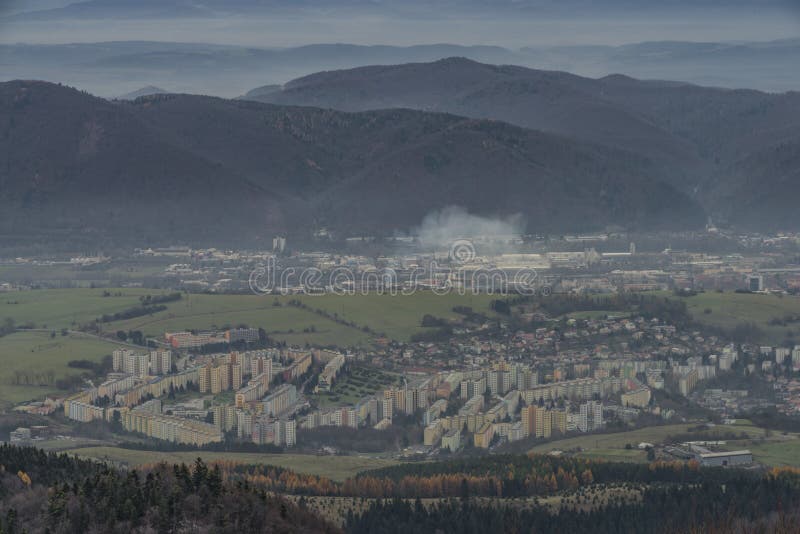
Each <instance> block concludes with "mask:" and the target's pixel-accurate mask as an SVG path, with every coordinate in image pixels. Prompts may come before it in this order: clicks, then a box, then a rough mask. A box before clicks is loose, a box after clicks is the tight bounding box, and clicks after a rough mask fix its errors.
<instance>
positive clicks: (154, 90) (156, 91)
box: [117, 85, 169, 100]
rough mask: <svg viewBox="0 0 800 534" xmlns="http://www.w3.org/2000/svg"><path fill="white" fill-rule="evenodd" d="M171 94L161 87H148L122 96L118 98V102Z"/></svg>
mask: <svg viewBox="0 0 800 534" xmlns="http://www.w3.org/2000/svg"><path fill="white" fill-rule="evenodd" d="M167 93H169V91H165V90H164V89H161V88H160V87H156V86H154V85H148V86H145V87H142V88H141V89H137V90H136V91H131V92H130V93H126V94H124V95H120V96H118V97H117V99H118V100H136V99H137V98H139V97H141V96H152V95H164V94H167Z"/></svg>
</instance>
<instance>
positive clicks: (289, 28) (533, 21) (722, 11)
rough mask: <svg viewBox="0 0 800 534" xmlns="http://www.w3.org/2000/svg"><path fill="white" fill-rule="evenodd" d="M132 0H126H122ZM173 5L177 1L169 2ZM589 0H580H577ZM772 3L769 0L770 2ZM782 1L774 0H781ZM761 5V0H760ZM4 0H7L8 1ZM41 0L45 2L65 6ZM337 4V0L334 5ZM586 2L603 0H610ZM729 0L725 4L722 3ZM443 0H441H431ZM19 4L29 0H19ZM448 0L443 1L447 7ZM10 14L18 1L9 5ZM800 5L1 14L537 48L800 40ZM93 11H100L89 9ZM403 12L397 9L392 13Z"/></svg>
mask: <svg viewBox="0 0 800 534" xmlns="http://www.w3.org/2000/svg"><path fill="white" fill-rule="evenodd" d="M118 1H119V2H121V3H123V4H124V3H125V0H118ZM164 1H165V2H169V1H170V0H164ZM576 1H579V0H576ZM762 1H764V0H762ZM771 1H772V0H767V2H768V3H771ZM753 2H758V0H753ZM2 3H3V0H0V5H2ZM64 3H65V2H64V1H59V0H40V1H39V5H45V6H46V5H57V4H64ZM332 3H334V4H335V2H332ZM584 3H586V4H592V5H599V4H603V2H602V1H597V0H596V1H595V2H591V0H587V1H586V2H584ZM716 3H717V4H724V2H722V1H720V2H716ZM431 4H433V3H431ZM17 5H19V4H17ZM439 5H441V4H439ZM5 6H6V7H5V13H6V14H7V13H9V12H10V11H11V10H12V8H11V6H10V4H9V2H8V1H6V2H5ZM798 12H799V11H798V9H792V8H782V9H778V8H774V9H757V10H756V9H749V10H746V9H745V8H738V7H737V8H735V9H727V8H724V7H716V8H714V9H704V10H699V9H693V8H684V7H681V8H677V7H675V8H669V9H666V8H664V9H662V10H661V11H660V12H658V13H656V12H654V11H653V10H652V9H644V8H640V9H637V8H635V7H634V8H628V9H625V10H618V9H617V10H613V11H604V10H602V9H595V10H594V11H592V12H591V14H590V13H589V12H587V11H586V10H584V9H577V8H576V9H573V10H571V11H569V12H568V13H566V14H565V13H561V14H553V13H550V14H545V13H540V12H538V11H533V10H531V11H525V12H523V13H516V14H515V15H513V16H511V15H509V14H508V13H504V12H502V11H499V12H486V11H484V12H481V13H478V12H476V11H474V10H470V11H468V10H459V9H437V10H429V11H424V12H423V14H420V13H419V12H414V13H405V14H403V15H397V14H396V12H395V11H391V12H387V11H382V10H375V9H369V10H364V9H360V8H350V9H348V10H346V11H345V10H341V9H332V10H331V9H329V10H325V11H321V10H302V11H301V10H285V9H284V10H280V11H277V10H276V11H275V13H274V14H270V13H269V12H268V13H267V15H266V16H237V15H236V14H232V15H223V16H218V17H217V18H199V17H186V18H171V19H169V20H164V19H161V20H159V19H144V20H142V19H136V18H130V17H128V18H125V17H119V18H112V19H105V20H88V19H89V18H91V17H90V16H86V15H85V14H82V15H81V18H80V19H78V20H75V19H71V20H64V19H61V20H60V19H59V16H57V15H56V16H50V17H47V18H48V19H49V20H25V19H22V20H20V19H15V18H8V17H6V18H5V20H2V19H0V42H2V43H16V42H25V43H69V42H97V41H110V40H158V41H184V42H210V43H220V44H239V45H248V46H260V47H284V46H296V45H302V44H309V43H331V42H346V43H355V44H378V43H380V44H395V45H410V44H419V43H441V42H448V43H457V44H495V45H500V46H505V47H521V46H527V45H571V44H623V43H631V42H640V41H652V40H688V41H736V40H748V41H761V40H774V39H784V38H798V37H800V17H799V16H798ZM89 13H90V14H91V10H90V11H89ZM390 13H394V14H390Z"/></svg>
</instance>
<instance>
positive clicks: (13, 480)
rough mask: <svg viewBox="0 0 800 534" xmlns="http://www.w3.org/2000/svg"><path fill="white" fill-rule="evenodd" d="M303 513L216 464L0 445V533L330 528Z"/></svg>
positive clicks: (280, 530)
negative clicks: (127, 460)
mask: <svg viewBox="0 0 800 534" xmlns="http://www.w3.org/2000/svg"><path fill="white" fill-rule="evenodd" d="M337 531H338V530H337V529H336V528H335V527H333V526H331V525H329V524H327V523H325V522H324V521H323V520H322V519H320V518H318V517H317V516H315V515H313V514H312V513H310V512H307V511H305V510H302V509H300V508H298V507H297V506H295V505H293V504H291V503H290V502H288V501H286V500H285V499H282V498H280V497H277V496H274V495H269V494H267V492H265V491H264V490H256V489H253V488H251V487H250V486H248V485H247V484H245V483H230V482H227V481H225V480H224V477H223V475H222V472H221V470H220V468H219V467H218V466H213V467H209V466H207V465H206V464H205V463H203V462H202V461H201V460H200V459H198V460H197V461H196V462H195V464H194V465H193V466H191V467H189V466H187V465H185V464H180V465H172V466H168V465H166V464H158V465H156V466H154V467H152V468H151V469H148V470H147V472H146V473H145V472H144V471H143V472H138V471H136V470H130V471H124V470H117V469H112V468H111V467H109V466H107V465H104V464H98V463H92V462H88V461H83V460H78V459H75V458H71V457H68V456H66V455H56V454H52V453H45V452H42V451H40V450H38V449H35V448H30V447H25V448H18V447H13V446H8V445H3V446H1V447H0V532H1V533H2V534H14V533H22V532H51V533H61V532H64V533H67V532H69V533H73V532H74V533H78V532H80V533H83V532H120V533H122V532H125V533H127V532H236V533H241V532H286V533H291V532H337Z"/></svg>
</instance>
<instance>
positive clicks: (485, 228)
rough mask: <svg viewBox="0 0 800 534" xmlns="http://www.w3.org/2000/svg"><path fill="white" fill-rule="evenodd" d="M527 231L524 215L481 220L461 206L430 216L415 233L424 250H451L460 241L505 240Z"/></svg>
mask: <svg viewBox="0 0 800 534" xmlns="http://www.w3.org/2000/svg"><path fill="white" fill-rule="evenodd" d="M524 231H525V223H524V220H523V218H522V216H521V215H519V214H518V215H512V216H509V217H506V218H489V217H481V216H479V215H473V214H471V213H468V212H467V210H465V209H464V208H461V207H457V206H448V207H446V208H443V209H441V210H439V211H435V212H433V213H429V214H428V215H426V216H425V218H424V219H423V220H422V223H421V224H420V226H419V227H418V228H417V229H416V230H415V231H414V232H413V233H414V234H416V236H417V238H418V239H419V243H420V244H421V245H422V246H424V247H433V248H442V247H448V246H449V245H450V244H452V243H453V242H454V241H456V240H459V239H470V240H478V239H482V238H488V239H493V238H503V237H511V236H520V235H522V234H523V233H524Z"/></svg>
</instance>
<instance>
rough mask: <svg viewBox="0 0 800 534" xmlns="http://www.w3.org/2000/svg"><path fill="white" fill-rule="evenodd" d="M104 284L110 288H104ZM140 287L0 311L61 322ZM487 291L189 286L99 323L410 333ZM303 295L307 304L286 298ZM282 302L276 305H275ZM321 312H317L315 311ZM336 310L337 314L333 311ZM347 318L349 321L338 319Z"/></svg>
mask: <svg viewBox="0 0 800 534" xmlns="http://www.w3.org/2000/svg"><path fill="white" fill-rule="evenodd" d="M104 292H107V293H108V294H110V295H111V296H103V295H104ZM159 293H160V292H159V291H157V290H145V289H108V290H101V289H63V290H37V291H21V292H16V293H9V294H6V295H4V296H3V298H2V299H0V319H5V318H7V317H8V318H12V319H14V321H16V323H17V324H25V323H33V324H35V325H36V326H38V327H47V328H65V327H75V326H77V325H79V324H82V323H86V322H90V321H93V320H94V319H96V318H98V317H100V316H102V315H104V314H112V313H115V312H119V311H122V310H125V309H127V308H131V307H134V306H137V305H138V304H139V297H140V296H142V295H146V294H154V295H155V294H159ZM493 298H494V297H492V296H488V295H457V294H451V295H445V296H439V295H435V294H433V293H431V292H418V293H415V294H413V295H405V296H404V295H398V296H392V295H378V294H367V295H362V294H358V295H352V296H349V295H347V296H342V295H323V296H277V297H276V296H270V295H208V294H186V295H184V297H183V299H181V300H179V301H176V302H170V303H168V304H167V308H168V309H167V310H164V311H161V312H158V313H155V314H152V315H147V316H143V317H136V318H133V319H128V320H124V321H115V322H111V323H102V324H101V327H102V328H103V329H104V330H105V331H107V332H115V331H117V330H126V331H127V330H141V331H142V332H144V333H145V335H147V336H151V337H160V336H162V335H163V333H164V332H166V331H170V330H183V329H211V328H215V327H223V326H226V325H230V326H235V325H239V324H247V325H249V326H252V327H262V328H264V329H265V330H266V331H267V332H268V334H270V336H271V337H273V338H275V339H278V340H280V341H286V342H287V343H289V344H295V345H304V344H306V343H310V344H319V345H329V344H333V345H340V346H354V345H363V344H364V343H367V342H368V341H369V339H370V338H371V337H372V336H371V335H370V334H368V333H367V332H364V331H363V327H365V326H366V327H368V328H370V329H371V330H372V332H374V333H376V334H386V335H387V336H389V337H390V338H393V339H397V340H401V341H407V340H408V339H409V338H410V337H411V336H412V335H413V334H414V333H417V332H423V331H425V330H426V329H425V328H423V327H422V326H420V321H421V319H422V316H423V315H424V314H426V313H429V314H431V315H435V316H437V317H444V318H453V317H455V316H456V313H455V312H453V310H452V308H453V307H454V306H457V305H461V306H470V307H472V308H473V309H474V310H475V311H478V312H485V313H489V302H490V301H491V300H492V299H493ZM292 300H296V301H300V302H302V303H303V304H304V305H305V307H303V308H301V307H297V306H290V305H288V302H289V301H292ZM276 304H280V305H276ZM318 310H319V311H321V312H322V313H317V311H318ZM334 318H335V319H334ZM339 319H340V320H342V321H346V322H348V323H353V324H354V325H348V324H342V322H340V321H339Z"/></svg>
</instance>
